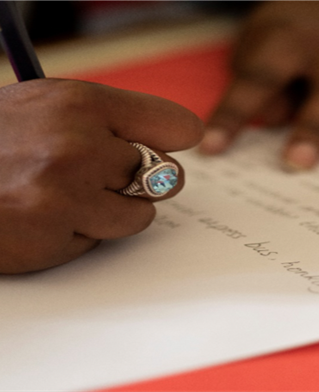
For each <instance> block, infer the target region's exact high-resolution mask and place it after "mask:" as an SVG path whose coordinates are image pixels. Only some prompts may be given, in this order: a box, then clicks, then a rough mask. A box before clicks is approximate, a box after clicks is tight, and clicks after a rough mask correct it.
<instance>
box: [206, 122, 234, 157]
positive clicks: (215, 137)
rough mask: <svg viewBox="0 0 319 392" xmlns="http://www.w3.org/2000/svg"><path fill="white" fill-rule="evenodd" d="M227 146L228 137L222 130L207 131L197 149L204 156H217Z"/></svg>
mask: <svg viewBox="0 0 319 392" xmlns="http://www.w3.org/2000/svg"><path fill="white" fill-rule="evenodd" d="M228 145H229V136H228V134H227V132H225V131H224V130H223V129H219V128H216V129H215V128H214V129H207V130H206V133H205V135H204V138H203V140H202V141H201V143H200V145H199V148H200V151H201V152H202V153H204V154H218V153H220V152H222V151H224V150H225V149H226V148H227V146H228Z"/></svg>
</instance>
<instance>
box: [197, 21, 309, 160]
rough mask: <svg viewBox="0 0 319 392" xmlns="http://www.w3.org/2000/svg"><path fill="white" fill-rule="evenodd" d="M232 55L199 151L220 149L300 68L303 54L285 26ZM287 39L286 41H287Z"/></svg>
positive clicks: (216, 150) (220, 150) (302, 65)
mask: <svg viewBox="0 0 319 392" xmlns="http://www.w3.org/2000/svg"><path fill="white" fill-rule="evenodd" d="M256 41H257V43H258V45H256V44H255V45H253V46H251V47H250V48H247V47H245V50H244V49H242V50H241V52H239V53H238V54H237V56H236V61H235V64H234V75H235V76H234V80H233V82H232V83H231V85H230V87H229V89H228V91H227V92H226V94H225V95H224V98H223V99H222V100H221V103H220V104H219V106H218V107H217V109H216V111H215V112H214V113H213V115H212V116H211V118H210V119H209V121H208V124H207V129H206V133H205V136H204V139H203V141H202V143H201V146H200V150H201V151H202V152H203V153H207V154H214V153H219V152H222V151H224V150H225V149H226V148H227V147H228V146H229V145H230V144H231V142H232V141H233V140H234V138H235V136H236V135H237V134H238V133H239V132H240V130H241V129H242V128H243V127H244V125H245V124H247V123H249V122H250V121H252V120H253V119H254V118H255V117H257V116H259V115H260V114H261V113H262V111H263V110H264V109H265V108H266V107H267V106H269V105H270V103H271V100H272V99H274V98H275V97H276V96H278V95H279V93H280V92H281V91H282V90H283V88H284V87H285V86H287V85H288V84H289V82H290V81H291V80H293V79H294V78H295V77H296V76H298V75H299V73H300V72H301V71H302V70H303V67H304V64H303V56H302V55H301V53H300V50H297V49H298V48H296V47H295V46H296V44H295V43H294V41H292V40H291V37H290V32H289V31H287V30H286V29H283V30H279V31H277V30H276V31H275V33H273V32H268V33H267V34H263V35H262V36H261V38H259V40H258V39H256ZM287 42H288V44H287Z"/></svg>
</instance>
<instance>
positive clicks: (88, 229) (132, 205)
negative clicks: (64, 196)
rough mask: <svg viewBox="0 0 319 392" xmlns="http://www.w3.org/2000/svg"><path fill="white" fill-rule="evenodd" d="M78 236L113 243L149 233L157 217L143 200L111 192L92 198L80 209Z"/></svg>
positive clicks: (90, 196) (80, 206)
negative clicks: (147, 231)
mask: <svg viewBox="0 0 319 392" xmlns="http://www.w3.org/2000/svg"><path fill="white" fill-rule="evenodd" d="M77 211H81V213H79V214H78V215H77V216H76V217H74V221H75V232H76V233H79V234H82V235H84V236H86V237H89V238H91V239H114V238H121V237H126V236H130V235H133V234H137V233H139V232H140V231H142V230H144V229H146V228H147V227H148V226H149V225H150V223H151V222H152V220H153V219H154V216H155V207H154V206H153V204H152V203H151V202H150V201H149V200H146V199H143V198H140V197H128V196H122V195H120V194H117V193H115V192H112V191H107V190H106V191H101V192H98V193H97V194H95V195H94V196H92V195H89V196H88V198H87V200H82V203H81V205H78V206H77Z"/></svg>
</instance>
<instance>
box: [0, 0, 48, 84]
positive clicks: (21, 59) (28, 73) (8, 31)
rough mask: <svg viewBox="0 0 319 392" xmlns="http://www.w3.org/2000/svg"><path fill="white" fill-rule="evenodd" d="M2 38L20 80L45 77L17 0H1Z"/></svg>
mask: <svg viewBox="0 0 319 392" xmlns="http://www.w3.org/2000/svg"><path fill="white" fill-rule="evenodd" d="M0 28H1V31H0V40H1V44H2V47H3V49H4V51H5V52H6V54H7V56H8V58H9V61H10V63H11V66H12V68H13V71H14V73H15V75H16V77H17V79H18V81H19V82H23V81H26V80H32V79H38V78H44V77H45V75H44V72H43V70H42V67H41V64H40V62H39V60H38V57H37V55H36V53H35V50H34V48H33V45H32V43H31V40H30V37H29V34H28V32H27V29H26V27H25V24H24V21H23V19H22V16H21V14H20V12H19V10H18V9H17V5H16V2H15V1H0Z"/></svg>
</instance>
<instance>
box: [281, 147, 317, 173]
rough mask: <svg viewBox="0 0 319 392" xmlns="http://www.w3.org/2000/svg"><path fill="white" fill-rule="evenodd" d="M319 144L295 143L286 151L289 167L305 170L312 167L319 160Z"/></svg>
mask: <svg viewBox="0 0 319 392" xmlns="http://www.w3.org/2000/svg"><path fill="white" fill-rule="evenodd" d="M318 158H319V151H318V148H317V146H315V145H314V144H311V143H309V142H301V143H296V144H293V145H292V146H290V147H289V149H288V150H287V152H286V156H285V161H286V163H287V165H288V167H289V168H291V169H294V170H305V169H310V168H312V167H313V166H314V165H315V164H316V163H317V161H318Z"/></svg>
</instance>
